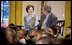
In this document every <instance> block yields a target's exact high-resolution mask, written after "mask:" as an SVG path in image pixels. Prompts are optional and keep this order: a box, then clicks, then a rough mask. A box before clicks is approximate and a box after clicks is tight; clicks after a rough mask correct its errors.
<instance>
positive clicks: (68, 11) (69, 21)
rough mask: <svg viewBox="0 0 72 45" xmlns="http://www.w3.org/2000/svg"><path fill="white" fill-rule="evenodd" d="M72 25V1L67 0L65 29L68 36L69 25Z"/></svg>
mask: <svg viewBox="0 0 72 45" xmlns="http://www.w3.org/2000/svg"><path fill="white" fill-rule="evenodd" d="M68 26H71V1H65V30H64V36H66V30H67V27H68Z"/></svg>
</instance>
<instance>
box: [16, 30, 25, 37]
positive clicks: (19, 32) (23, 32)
mask: <svg viewBox="0 0 72 45" xmlns="http://www.w3.org/2000/svg"><path fill="white" fill-rule="evenodd" d="M17 34H18V36H19V38H24V37H25V36H26V31H25V30H18V31H17Z"/></svg>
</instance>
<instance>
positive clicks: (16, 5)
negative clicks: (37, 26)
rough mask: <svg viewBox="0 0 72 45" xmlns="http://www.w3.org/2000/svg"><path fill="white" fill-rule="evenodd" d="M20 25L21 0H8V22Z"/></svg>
mask: <svg viewBox="0 0 72 45" xmlns="http://www.w3.org/2000/svg"><path fill="white" fill-rule="evenodd" d="M10 23H13V24H15V25H22V1H9V21H8V24H10Z"/></svg>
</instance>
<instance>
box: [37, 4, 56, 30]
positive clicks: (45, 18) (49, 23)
mask: <svg viewBox="0 0 72 45" xmlns="http://www.w3.org/2000/svg"><path fill="white" fill-rule="evenodd" d="M42 12H43V15H41V19H40V23H39V24H38V26H37V27H36V28H37V29H45V28H47V27H49V28H52V27H54V26H55V25H56V23H57V17H56V16H55V15H54V14H52V13H51V6H49V5H45V6H43V8H42Z"/></svg>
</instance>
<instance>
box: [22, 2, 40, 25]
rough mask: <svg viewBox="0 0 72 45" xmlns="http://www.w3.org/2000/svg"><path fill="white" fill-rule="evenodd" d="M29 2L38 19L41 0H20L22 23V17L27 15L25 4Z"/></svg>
mask: <svg viewBox="0 0 72 45" xmlns="http://www.w3.org/2000/svg"><path fill="white" fill-rule="evenodd" d="M29 4H31V5H33V6H34V14H35V15H36V16H38V18H39V19H40V15H41V1H23V2H22V24H24V17H25V16H26V15H27V12H26V6H27V5H29Z"/></svg>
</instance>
